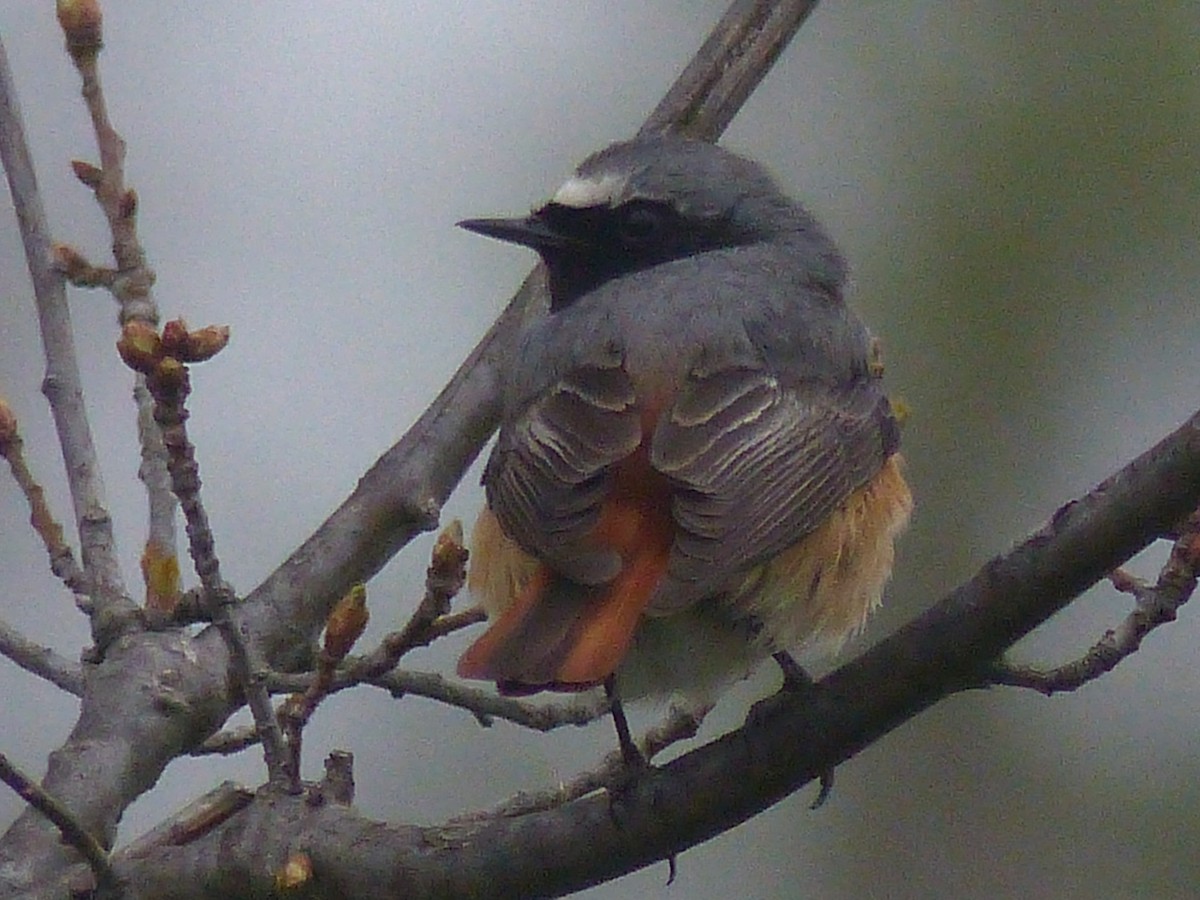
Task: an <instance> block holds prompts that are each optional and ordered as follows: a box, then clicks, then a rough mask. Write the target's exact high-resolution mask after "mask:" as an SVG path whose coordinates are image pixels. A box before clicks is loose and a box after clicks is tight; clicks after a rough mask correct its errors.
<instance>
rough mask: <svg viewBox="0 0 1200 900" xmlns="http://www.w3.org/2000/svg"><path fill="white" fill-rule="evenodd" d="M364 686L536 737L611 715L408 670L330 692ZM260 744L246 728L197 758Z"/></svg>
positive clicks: (301, 686)
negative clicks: (530, 731) (510, 725)
mask: <svg viewBox="0 0 1200 900" xmlns="http://www.w3.org/2000/svg"><path fill="white" fill-rule="evenodd" d="M315 677H316V676H315V675H313V674H312V673H307V674H299V675H292V674H285V673H281V672H273V673H271V674H270V675H268V676H267V678H266V683H267V685H268V687H269V688H270V689H271V692H272V693H290V694H295V693H300V692H303V691H305V690H307V689H308V687H309V685H311V684H312V682H313V680H314V678H315ZM364 683H366V684H372V685H374V686H376V687H380V688H383V689H384V690H385V691H387V692H388V693H390V694H391V695H392V696H393V697H396V698H397V699H399V698H400V697H404V696H407V695H411V696H413V697H424V698H425V699H427V700H436V701H437V702H439V703H444V704H446V705H447V706H453V707H456V708H458V709H463V710H466V711H467V712H469V713H471V714H472V715H473V716H474V717H475V719H476V721H478V722H479V724H480V725H483V726H485V727H487V726H490V725H491V724H492V723H493V722H494V721H495V720H496V719H502V720H504V721H506V722H512V723H513V724H514V725H520V726H522V727H524V728H531V729H533V730H535V731H543V732H544V731H553V730H554V729H556V728H562V727H564V726H567V725H574V726H582V725H587V724H588V723H589V722H594V721H595V720H596V719H599V718H601V717H602V716H604V715H606V714H607V713H608V703H607V702H606V701H605V700H604V698H603V697H601V696H599V695H598V694H585V695H583V696H582V697H580V698H577V699H574V700H571V701H568V702H565V703H553V704H535V703H528V702H526V701H522V700H514V699H513V698H512V697H500V696H497V695H496V694H495V693H493V692H491V691H486V690H481V689H479V688H473V687H468V686H466V685H464V684H462V683H461V682H457V681H451V680H450V679H448V678H446V677H444V676H442V675H438V674H436V673H434V672H413V671H409V670H406V669H395V670H393V671H391V672H385V673H383V674H382V675H379V676H376V677H375V678H372V679H370V680H369V681H366V682H364V681H362V680H361V679H354V680H350V679H348V678H347V677H346V676H345V673H344V671H339V672H338V674H337V675H336V676H335V677H334V680H333V683H332V684H331V685H330V686H329V692H330V693H335V692H337V691H340V690H345V689H346V688H348V687H353V686H355V685H358V684H364ZM256 743H258V733H257V731H256V729H255V727H254V726H253V725H243V726H238V727H236V728H228V729H226V730H224V731H221V732H218V733H217V734H214V735H212V736H211V737H209V738H208V739H207V740H205V741H204V742H203V743H202V744H200V745H199V746H198V747H195V748H193V749H192V751H191V754H192V756H206V755H209V754H220V755H229V754H233V753H239V752H241V751H242V750H245V749H246V748H247V747H252V746H253V745H254V744H256Z"/></svg>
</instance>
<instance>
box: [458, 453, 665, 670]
mask: <svg viewBox="0 0 1200 900" xmlns="http://www.w3.org/2000/svg"><path fill="white" fill-rule="evenodd" d="M670 506H671V504H670V492H669V487H668V485H667V483H666V481H665V480H664V479H663V478H662V476H661V475H659V474H658V473H656V472H654V471H653V470H652V469H651V468H650V466H649V462H648V460H647V458H646V452H645V450H644V448H643V449H640V450H639V451H637V452H635V453H634V455H633V456H631V457H630V458H628V459H627V460H626V461H625V462H624V463H623V464H621V465H620V466H619V467H618V468H617V470H616V472H614V480H613V490H612V493H611V494H610V495H609V497H608V499H607V500H606V501H605V503H604V506H603V508H602V510H601V514H600V519H599V521H598V522H597V524H596V527H595V529H594V530H593V532H592V535H591V537H592V539H593V540H594V542H595V544H596V545H597V546H598V547H603V548H608V549H612V550H615V551H617V552H618V553H619V554H620V556H621V559H622V563H623V565H622V567H621V571H620V573H618V575H617V576H616V578H614V579H613V580H612V581H610V582H608V583H607V584H601V585H583V584H579V583H577V582H573V581H570V580H568V579H566V578H564V577H562V576H561V575H558V574H556V573H554V572H553V571H552V570H551V569H550V568H549V567H547V566H545V565H543V566H540V567H539V568H538V570H537V572H536V574H535V575H534V577H533V578H532V579H531V580H530V582H529V583H528V584H527V585H526V586H525V588H524V589H523V590H521V591H520V593H519V594H518V595H517V596H516V597H515V598H513V599H512V601H511V602H510V603H509V604H508V605H507V606H506V607H505V608H504V611H503V612H502V613H501V614H500V616H499V618H497V619H496V620H495V621H494V623H493V624H492V626H491V627H490V628H489V629H488V630H487V631H486V632H484V634H483V635H482V636H481V637H480V638H479V639H478V640H476V641H475V643H474V644H472V645H471V646H470V647H469V648H468V649H467V651H466V653H464V654H463V656H462V658H461V659H460V660H459V662H458V674H459V675H461V676H462V677H464V678H481V679H487V680H494V681H495V682H496V683H497V684H498V685H499V687H500V689H501V690H502V691H504V692H507V693H531V692H534V691H539V690H560V691H563V690H565V691H570V690H583V689H585V688H589V687H592V686H594V685H596V684H599V683H601V682H603V681H604V679H606V678H607V677H608V676H609V675H611V674H613V672H614V671H615V670H616V668H617V666H618V665H619V664H620V662H621V660H622V659H623V658H624V656H625V653H626V651H627V650H628V649H629V644H630V641H632V640H633V634H634V631H635V630H636V628H637V625H638V622H639V621H640V620H641V617H642V613H644V612H645V610H646V607H647V606H648V605H649V603H650V601H651V599H652V598H653V596H654V590H655V588H656V587H657V586H658V584H659V582H660V581H661V580H662V577H663V575H664V573H665V572H666V570H667V558H668V555H669V553H670V548H671V543H672V540H673V526H672V521H671V515H670ZM474 564H475V565H481V564H483V565H486V564H487V561H486V560H484V559H476V560H475V562H474Z"/></svg>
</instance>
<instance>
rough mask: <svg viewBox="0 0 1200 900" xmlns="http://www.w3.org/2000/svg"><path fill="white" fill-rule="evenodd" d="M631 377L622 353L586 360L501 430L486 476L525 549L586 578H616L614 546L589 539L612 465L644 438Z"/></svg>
mask: <svg viewBox="0 0 1200 900" xmlns="http://www.w3.org/2000/svg"><path fill="white" fill-rule="evenodd" d="M635 404H636V396H635V391H634V386H633V383H632V382H631V381H630V379H629V376H628V375H627V374H626V373H625V370H624V368H622V360H621V358H620V355H619V354H616V353H612V354H609V355H607V356H605V357H604V358H603V359H601V360H599V361H595V362H591V363H589V364H587V365H583V366H580V367H578V368H576V369H574V370H572V371H570V372H568V373H567V374H566V375H564V376H563V377H562V378H561V379H560V380H559V381H558V382H556V383H555V384H553V385H552V386H551V387H550V388H549V390H547V391H545V392H543V393H542V394H541V395H540V396H539V397H538V398H537V399H536V400H535V401H534V402H533V403H532V404H530V405H529V406H528V407H526V409H525V410H524V411H523V412H521V413H520V414H519V415H518V416H517V417H516V418H515V419H514V420H513V421H512V422H511V423H510V424H508V425H506V426H505V427H504V428H502V429H501V432H500V437H499V438H498V441H497V444H496V449H495V450H494V451H493V453H492V456H491V458H490V459H489V460H488V464H487V468H486V469H485V471H484V476H483V482H484V486H485V487H486V489H487V498H488V506H489V507H490V508H491V509H492V511H493V512H494V513H495V514H496V516H497V518H498V519H499V520H500V523H501V526H502V527H503V529H504V531H505V533H507V534H509V535H512V536H513V537H514V538H516V539H517V540H518V543H520V545H521V547H522V549H524V550H525V551H526V552H528V553H531V554H532V555H534V556H536V557H537V558H539V559H541V560H543V561H545V562H547V563H549V564H550V565H551V567H553V568H554V569H555V570H557V571H558V572H559V573H560V574H562V575H565V576H566V577H567V578H569V579H571V580H573V581H576V582H579V583H581V584H585V585H586V584H600V583H603V582H606V581H610V580H611V579H612V578H614V577H615V576H616V575H617V573H618V572H619V570H620V566H621V560H620V558H619V557H618V556H617V554H616V553H613V552H608V551H602V550H597V549H596V547H595V545H594V543H593V544H590V545H589V544H586V543H585V542H584V538H585V536H586V535H587V534H588V532H589V531H591V530H592V528H593V527H594V526H595V524H596V522H597V520H598V518H599V515H600V507H601V504H602V503H603V501H604V499H605V496H606V495H607V493H608V489H609V481H610V478H609V472H608V470H609V467H610V466H612V464H613V463H615V462H618V461H619V460H621V459H624V458H625V457H626V456H628V455H629V454H630V453H632V452H633V451H634V450H635V449H636V448H637V446H638V444H640V443H641V440H642V430H641V420H640V418H639V413H638V410H637V408H636V405H635Z"/></svg>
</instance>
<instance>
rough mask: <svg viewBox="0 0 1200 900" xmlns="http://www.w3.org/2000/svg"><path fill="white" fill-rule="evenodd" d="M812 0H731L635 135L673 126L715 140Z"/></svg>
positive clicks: (800, 22) (796, 28)
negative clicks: (702, 42)
mask: <svg viewBox="0 0 1200 900" xmlns="http://www.w3.org/2000/svg"><path fill="white" fill-rule="evenodd" d="M816 5H817V3H816V0H735V2H734V3H733V5H731V6H730V7H729V9H728V10H727V11H726V13H725V15H724V16H723V17H722V18H721V21H720V22H718V23H717V24H716V26H715V27H714V28H713V30H712V32H711V33H710V34H709V36H708V38H707V39H706V40H705V41H704V45H703V46H702V47H701V48H700V49H699V51H697V53H696V55H695V56H694V57H692V61H691V62H690V63H688V66H687V68H686V69H684V70H683V74H682V75H680V76H679V78H678V79H676V81H675V84H673V85H672V86H671V89H670V90H669V91H667V95H666V96H665V97H663V99H662V100H661V101H660V102H659V104H658V106H656V107H655V108H654V112H652V113H650V118H648V119H647V120H646V121H645V123H643V125H642V127H641V129H639V131H638V134H640V135H647V134H659V133H662V132H665V131H678V132H682V133H683V134H687V135H689V136H691V137H695V138H701V139H703V140H706V141H715V140H716V139H717V138H719V137H720V136H721V133H722V132H723V131H725V129H726V128H727V127H728V125H729V123H730V122H732V121H733V117H734V116H736V115H737V113H738V110H740V109H741V108H742V105H743V104H744V103H745V102H746V100H748V99H749V97H750V95H751V94H752V93H753V92H754V89H755V88H756V87H758V83H759V82H760V81H762V80H763V78H764V77H765V76H766V74H767V73H768V72H769V71H771V67H772V66H773V65H774V64H775V60H776V59H778V58H779V54H780V53H782V52H783V49H784V48H785V47H786V46H787V45H788V43H790V42H791V40H792V38H793V37H795V35H796V32H797V31H799V30H800V26H801V25H803V24H804V20H805V19H807V18H808V14H809V13H811V12H812V11H813V9H815V8H816Z"/></svg>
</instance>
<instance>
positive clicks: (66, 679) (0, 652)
mask: <svg viewBox="0 0 1200 900" xmlns="http://www.w3.org/2000/svg"><path fill="white" fill-rule="evenodd" d="M0 656H4V657H7V658H8V659H11V660H12V661H13V662H14V663H16V664H17V665H18V666H20V667H21V668H22V669H24V670H25V671H26V672H32V673H33V674H34V675H37V676H39V677H41V678H45V679H46V680H47V681H49V682H50V683H51V684H53V685H57V686H58V687H60V688H62V689H63V690H64V691H66V692H67V693H68V694H74V695H75V696H76V697H78V696H80V695H82V694H83V671H82V670H81V669H80V668H79V664H78V663H73V662H71V661H70V660H69V659H67V658H66V657H65V656H61V655H59V654H58V653H56V652H55V651H54V650H52V649H51V648H49V647H43V646H42V645H41V644H35V643H34V642H33V641H31V640H29V638H27V637H25V636H24V635H23V634H21V633H20V632H19V631H17V630H16V629H15V628H13V627H12V626H11V625H9V624H8V623H7V622H5V621H3V620H0Z"/></svg>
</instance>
